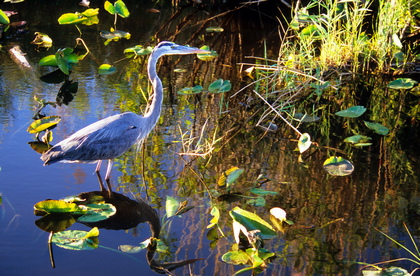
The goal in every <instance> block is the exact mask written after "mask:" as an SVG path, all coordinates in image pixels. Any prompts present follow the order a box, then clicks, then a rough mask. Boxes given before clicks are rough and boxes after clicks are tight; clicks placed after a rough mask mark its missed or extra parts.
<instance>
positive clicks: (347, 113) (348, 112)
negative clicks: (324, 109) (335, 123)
mask: <svg viewBox="0 0 420 276" xmlns="http://www.w3.org/2000/svg"><path fill="white" fill-rule="evenodd" d="M365 111H366V108H365V107H364V106H360V105H358V106H352V107H350V108H347V109H345V110H341V111H338V112H336V113H335V115H337V116H341V117H349V118H357V117H359V116H360V115H362V114H363V113H365Z"/></svg>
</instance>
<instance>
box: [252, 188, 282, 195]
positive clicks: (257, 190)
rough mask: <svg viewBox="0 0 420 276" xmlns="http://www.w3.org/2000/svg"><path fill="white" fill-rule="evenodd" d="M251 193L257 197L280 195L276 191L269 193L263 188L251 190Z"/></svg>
mask: <svg viewBox="0 0 420 276" xmlns="http://www.w3.org/2000/svg"><path fill="white" fill-rule="evenodd" d="M249 191H250V192H251V193H253V194H256V195H278V194H279V193H278V192H275V191H267V190H265V189H261V188H254V189H251V190H249Z"/></svg>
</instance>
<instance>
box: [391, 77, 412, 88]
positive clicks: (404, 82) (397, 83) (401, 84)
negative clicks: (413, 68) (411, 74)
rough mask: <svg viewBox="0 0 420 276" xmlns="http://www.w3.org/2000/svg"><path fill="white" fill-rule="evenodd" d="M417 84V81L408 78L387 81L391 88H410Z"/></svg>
mask: <svg viewBox="0 0 420 276" xmlns="http://www.w3.org/2000/svg"><path fill="white" fill-rule="evenodd" d="M416 85H417V81H415V80H412V79H410V78H399V79H396V80H393V81H391V82H390V83H388V87H389V88H391V89H411V88H413V87H414V86H416Z"/></svg>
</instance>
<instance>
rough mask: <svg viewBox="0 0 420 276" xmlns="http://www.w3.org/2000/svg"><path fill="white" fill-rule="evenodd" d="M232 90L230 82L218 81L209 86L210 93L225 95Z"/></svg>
mask: <svg viewBox="0 0 420 276" xmlns="http://www.w3.org/2000/svg"><path fill="white" fill-rule="evenodd" d="M230 89H232V84H231V83H230V81H229V80H223V79H218V80H216V81H214V82H212V83H211V84H210V85H209V88H208V90H209V92H210V93H224V92H227V91H229V90H230Z"/></svg>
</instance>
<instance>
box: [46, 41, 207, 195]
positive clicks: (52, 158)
mask: <svg viewBox="0 0 420 276" xmlns="http://www.w3.org/2000/svg"><path fill="white" fill-rule="evenodd" d="M199 53H201V54H206V53H209V51H206V50H201V49H198V48H192V47H187V46H181V45H177V44H175V43H172V42H167V41H164V42H161V43H159V44H158V45H156V47H155V48H154V49H153V52H152V53H151V55H150V57H149V62H148V66H147V71H148V74H149V80H150V81H151V82H152V87H153V91H154V94H153V100H152V103H151V105H150V108H149V110H148V111H147V113H146V114H145V115H144V116H142V115H137V114H135V113H132V112H125V113H122V114H117V115H114V116H110V117H108V118H105V119H102V120H100V121H97V122H95V123H93V124H91V125H88V126H86V127H84V128H82V129H81V130H79V131H77V132H76V133H74V134H73V135H71V136H70V137H68V138H67V139H65V140H63V141H61V142H60V143H58V144H56V145H55V146H53V147H52V148H51V149H49V150H48V151H47V152H45V153H44V154H43V155H42V156H41V159H42V161H44V165H50V164H53V163H55V162H64V163H94V162H98V164H97V166H96V170H95V172H96V173H97V175H98V179H99V182H100V185H101V189H102V190H103V189H104V187H103V184H102V180H101V177H100V172H99V171H100V168H101V163H102V160H108V167H107V170H106V174H105V181H106V183H107V185H108V191H109V195H111V183H110V181H109V179H110V175H111V170H112V163H113V159H114V158H116V157H118V156H120V155H122V154H123V153H125V152H126V151H127V150H128V149H130V147H131V146H133V145H134V144H135V143H139V142H141V141H142V140H144V139H145V138H146V137H147V136H148V135H149V133H150V131H151V130H152V129H153V127H154V126H155V125H156V122H157V120H158V119H159V116H160V112H161V108H162V99H163V87H162V81H161V80H160V79H159V77H158V76H157V73H156V63H157V60H158V59H159V58H160V57H161V56H163V55H187V54H199Z"/></svg>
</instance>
